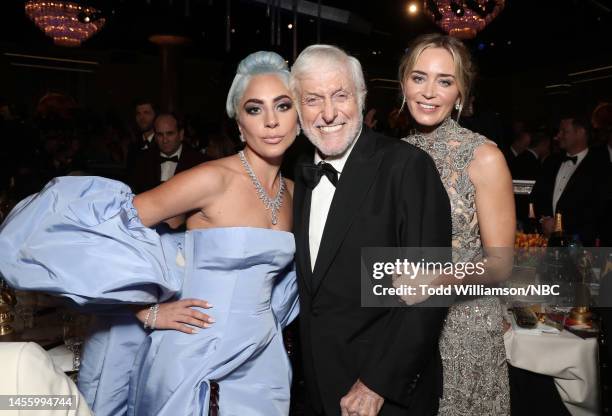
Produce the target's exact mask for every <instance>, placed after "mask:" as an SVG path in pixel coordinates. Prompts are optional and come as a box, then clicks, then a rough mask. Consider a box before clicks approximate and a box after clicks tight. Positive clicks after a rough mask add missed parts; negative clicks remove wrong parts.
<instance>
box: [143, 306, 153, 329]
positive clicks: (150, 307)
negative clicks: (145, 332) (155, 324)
mask: <svg viewBox="0 0 612 416" xmlns="http://www.w3.org/2000/svg"><path fill="white" fill-rule="evenodd" d="M153 308H155V305H153V306H149V310H148V311H147V315H146V316H145V320H144V329H147V328H151V325H149V318H150V317H151V311H152V310H153Z"/></svg>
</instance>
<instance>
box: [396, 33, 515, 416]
mask: <svg viewBox="0 0 612 416" xmlns="http://www.w3.org/2000/svg"><path fill="white" fill-rule="evenodd" d="M473 74H474V70H473V64H472V62H471V58H470V54H469V52H468V50H467V48H466V47H465V46H464V45H463V44H462V43H461V41H459V40H457V39H454V38H451V37H449V36H444V35H440V34H430V35H424V36H421V37H420V38H418V39H416V40H415V42H414V43H413V45H412V46H411V48H410V53H409V54H407V55H406V56H405V57H404V58H403V60H402V63H401V65H400V70H399V76H400V82H401V84H402V90H403V94H404V100H405V104H406V105H407V107H408V110H409V111H410V114H411V115H412V117H413V119H414V121H415V122H416V125H417V130H416V131H415V133H414V134H412V135H410V136H409V137H406V138H405V139H403V140H405V141H407V142H409V143H411V144H413V145H415V146H417V147H419V148H421V149H423V150H425V151H427V152H428V153H429V155H430V156H431V157H432V158H433V160H434V161H435V163H436V166H437V168H438V171H439V173H440V176H441V179H442V182H443V184H444V186H445V188H446V190H447V192H448V197H449V199H450V202H451V213H452V214H451V215H452V226H453V236H452V237H453V249H457V250H454V253H457V256H461V257H464V256H465V255H466V254H465V253H478V252H479V251H480V250H481V248H483V247H484V248H485V249H486V248H491V247H508V248H510V247H512V246H513V244H514V232H515V214H514V197H513V192H512V180H511V177H510V173H509V171H508V167H507V166H506V163H505V161H504V157H503V155H502V153H501V152H500V151H499V149H498V148H497V147H496V146H495V144H494V143H493V142H491V141H489V140H487V139H486V138H485V137H483V136H481V135H479V134H477V133H474V132H472V131H470V130H467V129H465V128H462V127H461V126H460V125H459V124H458V123H457V122H456V121H455V120H454V119H453V118H452V117H453V116H456V117H457V118H458V117H459V115H460V113H461V110H462V106H463V103H465V102H466V101H467V99H468V96H469V86H470V83H471V81H472V79H473ZM457 260H459V259H457V258H455V261H457ZM489 265H490V266H491V263H489ZM496 267H497V272H498V275H501V274H503V273H504V272H503V270H505V273H506V274H507V270H508V268H507V261H506V264H503V261H500V263H499V264H498V265H497V266H493V267H492V270H491V273H492V274H495V271H496V270H495V269H496ZM498 277H499V276H498ZM503 333H504V326H503V314H502V308H501V305H500V303H499V300H498V299H497V298H492V297H489V298H477V299H472V300H459V301H458V302H456V303H455V304H454V305H453V306H451V308H450V309H449V313H448V316H447V318H446V322H445V325H444V329H443V331H442V334H441V337H440V353H441V355H442V362H443V374H444V388H443V395H442V400H441V402H440V408H439V414H440V415H452V416H459V415H461V416H464V415H465V416H467V415H469V416H478V415H483V416H484V415H496V416H500V415H509V414H510V397H509V383H508V369H507V365H506V353H505V349H504V341H503Z"/></svg>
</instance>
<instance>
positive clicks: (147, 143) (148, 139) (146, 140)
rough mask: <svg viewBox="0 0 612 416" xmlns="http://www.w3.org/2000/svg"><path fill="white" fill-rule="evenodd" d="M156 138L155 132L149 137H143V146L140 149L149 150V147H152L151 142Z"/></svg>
mask: <svg viewBox="0 0 612 416" xmlns="http://www.w3.org/2000/svg"><path fill="white" fill-rule="evenodd" d="M154 137H155V132H153V133H151V134H149V135H148V136H145V135H144V134H143V135H142V146H141V147H140V148H141V149H142V150H147V149H148V148H149V146H151V142H152V141H153V138H154Z"/></svg>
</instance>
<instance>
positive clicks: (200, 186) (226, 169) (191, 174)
mask: <svg viewBox="0 0 612 416" xmlns="http://www.w3.org/2000/svg"><path fill="white" fill-rule="evenodd" d="M225 159H229V158H223V159H218V160H212V161H209V162H205V163H201V164H199V165H197V166H195V167H193V168H191V169H188V170H186V171H184V172H181V173H179V174H177V175H176V176H174V177H173V178H172V179H171V180H169V181H168V182H166V185H168V186H170V187H172V188H175V189H178V188H189V189H191V191H192V192H195V193H198V194H199V193H202V194H206V195H210V196H212V195H218V194H219V193H222V192H223V191H224V190H225V189H227V188H228V186H229V184H230V183H231V181H232V179H233V178H234V177H235V174H236V170H235V169H234V167H233V166H232V163H231V161H229V160H225Z"/></svg>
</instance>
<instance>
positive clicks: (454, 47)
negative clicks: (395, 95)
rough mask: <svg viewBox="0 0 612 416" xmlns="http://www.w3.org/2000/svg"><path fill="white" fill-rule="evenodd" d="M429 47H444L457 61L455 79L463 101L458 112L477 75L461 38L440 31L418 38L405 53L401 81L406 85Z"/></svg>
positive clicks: (400, 75) (467, 97)
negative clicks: (406, 81) (405, 82)
mask: <svg viewBox="0 0 612 416" xmlns="http://www.w3.org/2000/svg"><path fill="white" fill-rule="evenodd" d="M427 48H442V49H444V50H446V51H447V52H448V53H450V54H451V56H452V57H453V61H454V62H455V74H454V75H455V79H456V81H457V88H458V89H459V95H460V97H461V102H460V103H459V110H458V113H459V114H461V110H462V109H463V106H464V104H465V103H467V102H468V99H469V97H470V89H471V87H472V83H473V81H474V78H475V76H476V67H475V65H474V62H473V61H472V55H471V54H470V51H469V50H468V48H467V47H466V46H465V45H464V44H463V42H462V41H460V40H459V39H456V38H453V37H452V36H448V35H442V34H439V33H430V34H427V35H422V36H419V37H418V38H416V39H415V40H414V41H413V42H412V44H411V45H410V47H409V53H407V54H406V55H404V57H403V58H402V61H401V62H400V66H399V82H400V85H401V86H402V89H403V87H404V81H405V80H406V78H407V77H408V76H409V75H410V73H411V72H412V70H413V69H414V66H415V65H416V62H417V60H418V59H419V57H420V56H421V54H422V53H423V51H424V50H425V49H427Z"/></svg>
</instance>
